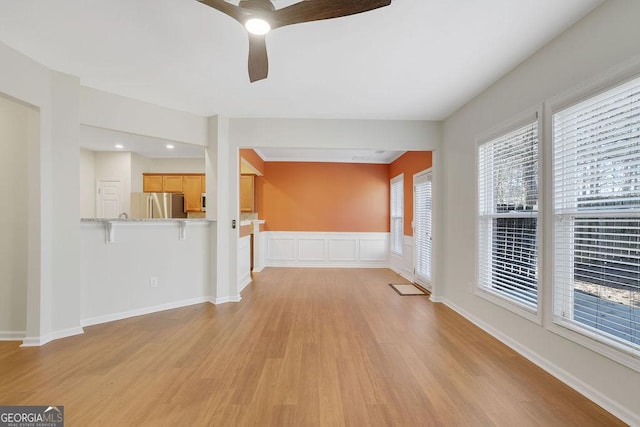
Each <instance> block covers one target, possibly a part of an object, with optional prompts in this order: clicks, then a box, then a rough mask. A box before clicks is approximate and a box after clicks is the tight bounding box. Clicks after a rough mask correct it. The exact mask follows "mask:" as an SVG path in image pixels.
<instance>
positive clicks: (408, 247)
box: [389, 236, 414, 282]
mask: <svg viewBox="0 0 640 427" xmlns="http://www.w3.org/2000/svg"><path fill="white" fill-rule="evenodd" d="M402 252H403V253H402V256H400V255H396V254H391V257H390V263H389V266H390V267H391V269H392V270H393V271H395V272H396V273H398V274H399V275H401V276H402V277H404V278H405V279H407V280H409V281H411V282H413V280H414V275H413V263H414V256H413V236H404V241H403V244H402Z"/></svg>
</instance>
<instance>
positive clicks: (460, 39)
mask: <svg viewBox="0 0 640 427" xmlns="http://www.w3.org/2000/svg"><path fill="white" fill-rule="evenodd" d="M236 2H237V1H236ZM294 2H295V1H294V0H275V4H276V6H277V7H282V6H286V5H288V4H291V3H294ZM600 3H602V0H517V1H515V0H395V1H393V3H392V4H391V5H390V6H388V7H384V8H381V9H378V10H375V11H372V12H368V13H364V14H359V15H354V16H350V17H346V18H340V19H334V20H327V21H318V22H312V23H307V24H302V25H294V26H290V27H284V28H280V29H277V30H276V31H274V32H273V33H271V34H269V35H268V36H267V45H268V51H269V59H270V72H269V77H268V79H266V80H262V81H259V82H256V83H253V84H251V83H249V80H248V77H247V49H248V43H247V35H246V33H245V30H244V29H243V27H242V26H241V25H240V24H239V23H237V22H236V21H234V20H232V19H231V18H229V17H228V16H226V15H223V14H222V13H220V12H218V11H216V10H213V9H211V8H209V7H208V6H206V5H203V4H200V3H199V2H197V1H196V0H107V1H105V0H0V41H2V42H4V43H6V44H7V45H9V46H11V47H13V48H15V49H17V50H19V51H21V52H23V53H24V54H26V55H27V56H30V57H32V58H33V59H35V60H36V61H38V62H41V63H42V64H44V65H46V66H47V67H49V68H52V69H55V70H59V71H62V72H65V73H69V74H72V75H75V76H78V77H79V78H80V80H81V82H82V84H83V85H85V86H90V87H94V88H97V89H101V90H105V91H109V92H112V93H116V94H120V95H124V96H128V97H131V98H135V99H140V100H144V101H147V102H152V103H155V104H158V105H163V106H166V107H170V108H175V109H178V110H183V111H188V112H192V113H196V114H199V115H204V116H210V115H214V114H222V115H226V116H229V117H260V118H271V117H288V118H351V119H407V120H442V119H444V118H446V117H447V116H449V115H450V114H451V113H452V112H454V111H455V110H457V109H458V108H460V107H461V106H462V105H464V103H466V102H467V101H469V100H470V99H471V98H473V97H474V96H476V95H477V94H479V93H480V92H481V91H483V90H484V89H486V88H487V87H488V86H489V85H490V84H491V83H493V82H494V81H496V80H497V79H499V78H500V77H501V76H503V75H504V74H506V73H507V72H509V71H510V70H511V69H513V68H514V67H515V66H516V65H518V64H519V63H520V62H522V61H523V60H525V59H526V58H527V57H529V56H530V55H531V54H533V53H534V52H535V51H536V50H538V49H539V48H541V47H542V46H543V45H545V44H546V43H547V42H549V41H550V40H551V39H553V38H554V37H555V36H556V35H558V34H559V33H561V32H562V31H564V30H565V29H566V28H568V27H569V26H570V25H572V24H573V23H575V22H576V21H577V20H579V19H580V18H582V17H583V16H584V15H585V14H587V13H588V12H589V11H591V10H592V9H593V8H594V7H596V6H597V5H599V4H600Z"/></svg>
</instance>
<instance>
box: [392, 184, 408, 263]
mask: <svg viewBox="0 0 640 427" xmlns="http://www.w3.org/2000/svg"><path fill="white" fill-rule="evenodd" d="M398 183H399V185H400V193H399V197H400V214H399V215H398V214H397V212H395V209H394V202H395V198H394V187H395V186H397V185H398ZM396 197H397V195H396ZM389 218H390V225H389V231H390V239H389V245H390V249H391V253H392V254H393V255H398V256H404V173H401V174H400V175H397V176H395V177H393V178H392V179H391V181H390V184H389ZM394 220H396V221H394ZM394 224H395V225H394ZM398 224H399V225H398ZM397 233H399V236H397V235H396V234H397ZM396 239H398V240H399V243H400V245H399V248H396V247H395V246H394V242H396Z"/></svg>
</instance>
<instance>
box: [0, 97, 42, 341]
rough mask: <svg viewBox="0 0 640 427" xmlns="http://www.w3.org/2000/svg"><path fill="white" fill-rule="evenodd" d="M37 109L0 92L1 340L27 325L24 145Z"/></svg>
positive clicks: (20, 333)
mask: <svg viewBox="0 0 640 427" xmlns="http://www.w3.org/2000/svg"><path fill="white" fill-rule="evenodd" d="M31 115H33V116H37V115H38V113H37V112H36V111H34V110H33V109H31V108H28V107H26V106H25V105H22V104H19V103H17V102H15V101H13V100H10V99H7V98H4V97H2V96H0V153H2V155H1V156H0V200H2V201H3V202H2V203H1V204H0V206H1V208H0V236H2V238H1V239H0V340H1V339H11V338H13V339H16V338H17V339H21V338H22V337H24V334H25V331H26V327H27V223H28V216H27V214H28V197H27V195H28V185H27V180H28V173H27V147H28V132H29V129H28V127H29V124H30V122H29V119H28V118H29V116H31Z"/></svg>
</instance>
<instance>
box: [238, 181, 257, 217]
mask: <svg viewBox="0 0 640 427" xmlns="http://www.w3.org/2000/svg"><path fill="white" fill-rule="evenodd" d="M253 180H254V176H253V175H241V176H240V212H254V190H253V185H254V182H253Z"/></svg>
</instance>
